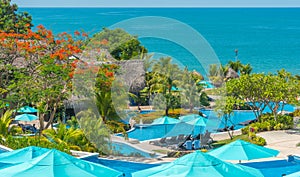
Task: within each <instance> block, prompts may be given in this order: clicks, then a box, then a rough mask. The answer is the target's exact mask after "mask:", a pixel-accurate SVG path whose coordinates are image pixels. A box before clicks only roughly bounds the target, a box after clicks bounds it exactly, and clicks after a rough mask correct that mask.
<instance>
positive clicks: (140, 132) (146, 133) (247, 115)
mask: <svg viewBox="0 0 300 177" xmlns="http://www.w3.org/2000/svg"><path fill="white" fill-rule="evenodd" d="M202 112H203V113H204V114H205V115H207V117H208V120H207V123H206V127H201V126H193V125H190V124H186V123H179V124H170V125H138V126H136V128H135V129H134V130H133V131H130V132H128V137H129V138H133V139H138V140H140V141H144V140H150V139H157V138H162V137H170V136H177V135H179V134H185V135H189V134H194V135H197V134H199V133H203V132H205V131H206V130H208V131H209V132H217V129H222V128H224V127H225V121H224V120H222V119H220V118H218V116H217V114H216V113H215V112H213V111H212V110H202ZM253 119H255V115H254V113H253V112H252V111H234V113H233V115H232V118H231V120H230V121H229V122H228V123H227V126H229V127H230V126H231V125H232V123H233V124H234V125H235V126H234V127H235V129H240V128H242V127H243V126H241V125H238V123H240V122H244V121H247V120H253ZM120 136H121V135H120Z"/></svg>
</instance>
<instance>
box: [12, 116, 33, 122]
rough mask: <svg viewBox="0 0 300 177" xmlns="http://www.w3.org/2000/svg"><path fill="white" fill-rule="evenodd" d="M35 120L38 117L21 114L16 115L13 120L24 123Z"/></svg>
mask: <svg viewBox="0 0 300 177" xmlns="http://www.w3.org/2000/svg"><path fill="white" fill-rule="evenodd" d="M37 119H38V117H37V116H36V115H33V114H21V115H17V116H16V118H15V120H20V121H26V122H30V121H34V120H37Z"/></svg>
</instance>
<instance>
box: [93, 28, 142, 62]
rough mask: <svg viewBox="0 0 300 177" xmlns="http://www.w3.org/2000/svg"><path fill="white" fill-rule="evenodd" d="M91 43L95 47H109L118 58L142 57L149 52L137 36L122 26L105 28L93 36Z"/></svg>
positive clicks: (111, 52)
mask: <svg viewBox="0 0 300 177" xmlns="http://www.w3.org/2000/svg"><path fill="white" fill-rule="evenodd" d="M91 43H92V44H90V45H92V47H93V48H95V47H97V48H101V49H107V50H108V51H109V52H110V54H111V55H112V56H113V57H114V58H115V59H117V60H130V59H135V58H138V59H141V58H143V55H144V54H145V53H147V49H146V48H145V47H143V46H141V43H140V41H139V40H138V39H137V37H136V36H132V35H130V34H129V33H127V32H126V31H124V30H123V29H120V28H117V29H113V30H110V29H108V28H104V29H103V30H102V31H101V32H100V33H98V34H95V35H94V36H93V38H92V40H91Z"/></svg>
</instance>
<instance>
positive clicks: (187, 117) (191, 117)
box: [179, 114, 203, 122]
mask: <svg viewBox="0 0 300 177" xmlns="http://www.w3.org/2000/svg"><path fill="white" fill-rule="evenodd" d="M197 118H203V117H201V116H200V115H198V114H189V115H185V116H180V117H179V120H180V121H181V122H189V121H192V120H195V119H197Z"/></svg>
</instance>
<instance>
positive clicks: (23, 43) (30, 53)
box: [0, 26, 82, 129]
mask: <svg viewBox="0 0 300 177" xmlns="http://www.w3.org/2000/svg"><path fill="white" fill-rule="evenodd" d="M0 38H1V39H3V40H1V41H0V49H1V51H2V53H1V65H0V69H1V71H2V73H3V75H1V76H2V77H1V80H0V85H1V93H2V95H1V96H2V99H1V102H2V104H1V105H2V106H3V105H6V104H7V103H8V104H9V105H15V104H16V105H17V106H16V107H18V106H19V105H18V104H19V103H27V104H29V103H30V104H33V105H35V106H37V108H38V109H39V112H40V124H41V129H44V128H48V127H49V126H50V125H51V124H52V122H53V120H54V117H55V114H56V110H57V109H58V108H59V107H60V106H61V105H62V103H63V101H64V100H65V99H66V98H67V97H68V95H69V93H70V88H71V86H72V85H71V79H72V76H73V73H72V72H73V70H74V68H75V67H76V61H74V60H71V59H69V57H70V56H71V55H72V54H76V53H79V52H81V49H80V48H81V47H82V43H81V41H80V40H75V39H74V38H73V37H72V35H70V34H67V33H62V34H60V35H58V37H55V36H54V35H53V34H52V32H51V31H50V30H47V29H45V28H44V27H43V26H38V30H37V32H32V31H31V30H28V32H27V33H26V34H16V33H5V32H2V33H0ZM47 114H50V120H49V121H48V123H47V124H46V125H44V117H45V116H46V115H47Z"/></svg>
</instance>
